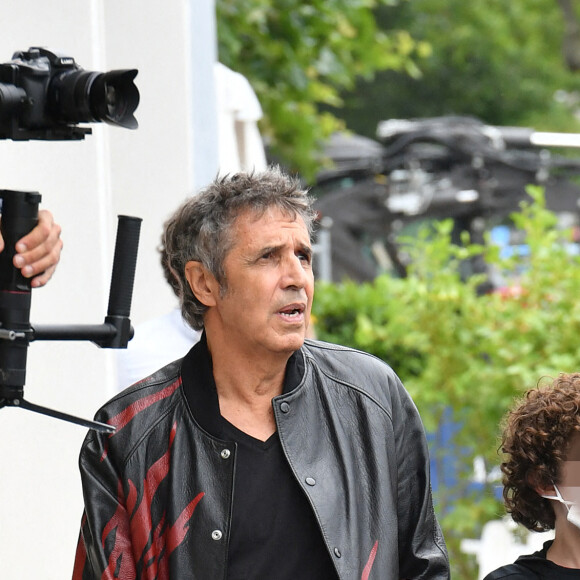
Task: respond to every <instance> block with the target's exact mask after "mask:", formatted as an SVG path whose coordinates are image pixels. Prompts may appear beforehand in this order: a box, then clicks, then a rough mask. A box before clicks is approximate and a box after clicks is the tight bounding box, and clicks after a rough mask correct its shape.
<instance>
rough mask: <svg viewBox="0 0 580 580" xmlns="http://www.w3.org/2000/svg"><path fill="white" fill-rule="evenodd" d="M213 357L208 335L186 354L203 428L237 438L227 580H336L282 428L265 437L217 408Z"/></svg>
mask: <svg viewBox="0 0 580 580" xmlns="http://www.w3.org/2000/svg"><path fill="white" fill-rule="evenodd" d="M211 365H212V363H211V356H210V354H209V352H208V350H207V344H206V341H205V335H202V338H201V340H200V342H198V343H197V344H196V345H195V346H194V347H193V349H192V350H191V351H190V352H189V353H188V355H187V356H186V357H185V359H184V361H183V365H182V379H183V387H184V392H185V396H186V399H187V400H188V403H189V406H190V408H191V410H192V413H193V415H194V417H195V418H196V420H197V421H198V423H200V425H201V426H202V428H203V429H205V430H206V431H208V432H209V433H210V434H212V435H213V436H215V437H218V438H220V439H223V440H225V441H232V442H235V443H236V471H235V479H234V497H233V512H232V521H231V531H230V538H229V551H228V574H227V579H228V580H298V579H299V580H337V579H338V576H337V573H336V570H335V568H334V565H333V562H332V559H331V557H330V554H329V552H328V550H327V548H326V545H325V543H324V541H323V538H322V532H321V531H320V528H319V526H318V522H317V520H316V517H315V515H314V511H313V509H312V507H311V506H310V503H309V500H308V498H307V497H306V494H305V493H304V491H303V490H302V488H301V487H300V485H299V484H298V482H297V481H296V478H295V477H294V474H293V473H292V471H291V469H290V466H289V465H288V462H287V461H286V458H285V455H284V451H283V449H282V444H281V443H280V438H279V436H278V433H277V432H276V433H274V434H273V435H272V436H271V437H270V438H269V439H268V440H267V441H260V440H259V439H256V438H254V437H252V436H250V435H248V434H246V433H244V432H243V431H240V430H239V429H237V428H236V427H235V426H234V425H232V424H231V423H229V422H228V421H227V420H226V419H224V418H223V417H222V416H221V414H220V412H219V402H218V398H217V391H216V388H215V382H214V379H213V372H212V366H211ZM303 372H304V362H303V360H302V355H300V354H299V353H294V355H293V356H292V357H291V358H290V360H289V361H288V365H287V368H286V376H285V379H284V392H290V391H291V390H292V389H294V388H295V387H296V386H298V384H299V382H300V380H301V377H302V375H303Z"/></svg>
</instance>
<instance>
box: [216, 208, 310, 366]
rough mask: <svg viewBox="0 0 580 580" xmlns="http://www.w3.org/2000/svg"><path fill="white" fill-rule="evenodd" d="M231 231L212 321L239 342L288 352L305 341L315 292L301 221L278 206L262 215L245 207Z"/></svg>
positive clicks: (263, 350) (256, 348)
mask: <svg viewBox="0 0 580 580" xmlns="http://www.w3.org/2000/svg"><path fill="white" fill-rule="evenodd" d="M232 233H233V236H232V239H233V240H234V244H233V246H232V248H231V249H230V251H229V252H228V254H227V255H226V258H225V260H224V271H225V277H226V283H225V286H226V289H225V292H224V293H222V294H221V295H220V296H218V297H217V298H216V302H217V303H216V305H215V307H214V312H213V314H214V315H215V316H213V317H212V320H213V321H214V322H215V323H216V324H218V325H219V326H220V327H221V330H222V332H223V334H222V335H223V336H226V337H227V339H228V340H233V341H237V346H238V347H242V348H244V349H245V348H248V349H249V350H250V351H251V352H252V353H255V354H260V353H262V354H264V355H265V354H267V353H288V354H290V353H292V352H294V351H295V350H297V349H298V348H300V347H301V346H302V343H303V342H304V337H305V334H306V329H307V328H308V324H309V321H310V310H311V307H312V297H313V293H314V276H313V272H312V246H311V244H310V238H309V235H308V230H307V229H306V226H305V224H304V221H303V220H302V218H301V217H296V218H295V219H293V218H292V217H290V216H288V215H287V214H285V213H284V212H282V211H281V210H280V209H278V208H270V209H269V210H268V211H266V212H265V213H264V214H263V215H262V216H260V217H257V214H255V213H253V212H251V211H246V212H243V213H241V214H240V216H239V217H238V218H237V219H236V220H235V222H234V225H233V232H232ZM208 330H209V329H208Z"/></svg>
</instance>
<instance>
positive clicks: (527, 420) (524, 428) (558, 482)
mask: <svg viewBox="0 0 580 580" xmlns="http://www.w3.org/2000/svg"><path fill="white" fill-rule="evenodd" d="M501 449H502V451H503V453H504V454H505V456H506V457H505V460H504V462H503V463H502V465H501V470H502V472H503V485H504V489H503V496H504V502H505V506H506V510H507V511H508V513H510V514H511V516H512V518H513V520H514V521H515V522H517V523H519V524H522V525H523V526H525V527H526V528H528V529H529V530H531V531H536V532H541V531H546V530H551V529H553V530H555V536H554V540H550V541H548V542H545V543H544V546H543V549H542V550H540V551H538V552H536V553H534V554H531V555H527V556H521V557H520V558H518V559H517V560H516V562H515V563H513V564H510V565H508V566H502V567H501V568H498V569H497V570H495V571H494V572H491V573H490V574H488V575H487V576H486V578H485V580H501V579H504V578H505V579H509V580H523V579H530V578H539V579H546V580H552V579H553V580H556V579H559V580H562V579H564V580H565V579H570V580H571V579H580V373H573V374H561V375H559V376H558V378H557V379H555V380H554V381H553V382H552V384H551V385H549V386H540V387H538V388H535V389H531V390H530V391H528V392H527V393H526V395H525V397H524V398H523V399H522V400H521V401H520V402H519V404H518V405H516V406H515V407H514V409H513V410H512V411H511V412H509V413H508V414H507V416H506V419H505V425H504V432H503V439H502V446H501Z"/></svg>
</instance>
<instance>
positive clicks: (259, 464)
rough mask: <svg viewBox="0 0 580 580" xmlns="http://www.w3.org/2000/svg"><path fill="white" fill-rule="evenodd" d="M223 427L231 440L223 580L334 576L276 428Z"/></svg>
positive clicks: (305, 579)
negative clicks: (257, 433) (267, 433)
mask: <svg viewBox="0 0 580 580" xmlns="http://www.w3.org/2000/svg"><path fill="white" fill-rule="evenodd" d="M223 433H224V435H225V436H226V438H227V439H229V440H231V441H235V442H236V443H237V461H236V477H235V487H234V509H233V515H232V530H231V537H230V546H229V555H228V575H227V578H228V580H250V579H252V580H258V579H264V580H267V579H268V580H269V579H275V580H297V579H300V580H336V579H337V575H336V572H335V570H334V566H333V564H332V562H331V560H330V556H329V554H328V551H327V549H326V546H325V545H324V542H323V540H322V534H321V532H320V529H319V528H318V524H317V522H316V519H315V517H314V513H313V511H312V508H311V507H310V505H309V503H308V500H307V498H306V496H305V494H304V492H303V491H302V489H301V488H300V486H299V485H298V483H297V482H296V480H295V479H294V476H293V475H292V472H291V471H290V467H289V466H288V462H287V461H286V459H285V458H284V453H283V451H282V446H281V443H280V438H279V437H278V433H274V434H273V435H272V436H271V437H270V438H269V439H268V440H267V441H260V440H258V439H254V438H253V437H251V436H249V435H247V434H246V433H243V432H242V431H240V430H239V429H236V427H234V426H233V425H231V424H230V423H228V422H227V421H225V420H224V431H223Z"/></svg>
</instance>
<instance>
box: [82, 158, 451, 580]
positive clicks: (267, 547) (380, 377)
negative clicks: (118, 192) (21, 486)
mask: <svg viewBox="0 0 580 580" xmlns="http://www.w3.org/2000/svg"><path fill="white" fill-rule="evenodd" d="M314 221H315V213H314V211H313V209H312V207H311V200H310V198H309V197H308V195H307V192H306V191H305V190H304V189H303V188H302V187H301V185H300V183H299V181H298V180H296V179H292V178H290V177H288V176H287V175H285V174H284V173H282V172H281V171H280V170H279V169H278V168H276V167H273V168H270V169H268V170H267V171H264V172H261V173H255V174H253V173H250V174H247V173H240V174H235V175H232V176H227V177H222V178H218V179H216V180H215V181H214V182H213V183H212V184H210V185H209V186H208V187H207V188H205V189H204V190H202V191H201V192H200V193H199V194H198V195H197V196H195V197H192V198H191V199H188V200H186V201H185V202H184V203H183V204H182V206H181V207H180V208H178V210H177V211H176V212H175V213H174V215H173V216H172V217H171V218H170V219H169V220H168V222H167V223H166V226H165V232H164V236H163V244H162V245H163V247H162V261H163V264H164V268H166V269H168V270H169V271H170V272H172V273H173V275H174V277H175V286H174V288H175V290H176V293H177V294H178V295H179V297H180V302H181V308H182V314H183V317H184V318H185V319H186V320H187V321H188V323H189V324H190V325H191V326H192V327H193V328H195V329H199V330H201V331H202V336H201V339H200V341H199V342H198V343H197V344H196V345H195V346H194V347H193V348H192V349H191V350H190V351H189V353H188V354H187V355H186V356H185V357H184V358H183V359H180V360H177V361H175V362H174V363H171V364H170V365H168V366H166V367H164V368H162V369H161V370H159V371H158V372H156V373H154V374H153V375H151V376H149V377H147V378H145V379H144V380H142V381H140V382H139V383H137V384H135V385H134V386H132V387H130V388H129V389H127V390H125V391H124V392H122V393H121V394H120V395H118V396H117V397H115V398H114V399H112V400H111V401H110V402H109V403H107V404H106V405H105V406H104V407H103V408H102V409H101V410H100V411H99V412H98V413H97V416H96V417H97V419H98V420H100V421H103V422H106V423H109V424H111V425H114V426H115V427H116V431H115V433H114V434H113V435H111V436H106V435H103V434H100V433H96V432H91V433H89V435H88V436H87V438H86V440H85V443H84V444H83V448H82V451H81V456H80V468H81V476H82V481H83V489H84V496H85V517H84V518H83V522H82V527H81V536H80V540H79V546H78V550H77V557H76V562H75V570H74V575H73V577H74V578H75V579H78V580H80V579H83V580H87V579H89V578H97V577H98V578H160V579H161V578H163V579H165V578H175V579H182V578H183V579H185V578H187V579H194V580H210V579H211V580H214V579H228V580H242V579H245V580H248V579H255V580H258V579H264V580H265V579H275V580H290V579H292V580H295V579H300V580H327V579H328V580H330V579H332V580H336V579H340V580H346V579H349V580H350V579H359V578H360V579H363V580H367V579H371V580H372V579H373V578H376V579H391V578H392V579H399V578H417V579H418V578H421V579H447V578H449V566H448V561H447V553H446V549H445V544H444V541H443V538H442V536H441V532H440V529H439V525H438V523H437V520H436V518H435V515H434V512H433V506H432V499H431V491H430V484H429V458H428V453H427V446H426V441H425V434H424V430H423V427H422V424H421V421H420V418H419V416H418V413H417V410H416V408H415V406H414V404H413V402H412V401H411V399H410V397H409V395H408V394H407V392H406V391H405V389H404V388H403V386H402V384H401V382H400V381H399V379H398V378H397V376H396V375H395V373H394V372H393V371H392V369H391V368H390V367H388V366H387V365H386V364H385V363H384V362H382V361H380V360H378V359H376V358H374V357H372V356H370V355H368V354H366V353H363V352H359V351H355V350H352V349H348V348H345V347H341V346H337V345H333V344H328V343H323V342H320V341H315V340H309V339H307V338H305V337H306V335H307V331H308V326H309V321H310V311H311V307H312V299H313V294H314V276H313V271H312V258H313V248H312V242H311V237H312V229H313V224H314Z"/></svg>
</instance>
